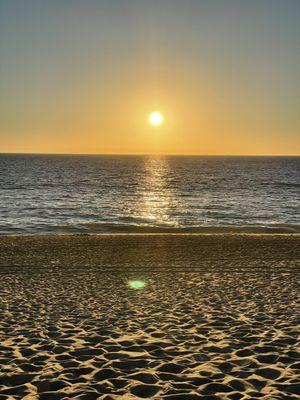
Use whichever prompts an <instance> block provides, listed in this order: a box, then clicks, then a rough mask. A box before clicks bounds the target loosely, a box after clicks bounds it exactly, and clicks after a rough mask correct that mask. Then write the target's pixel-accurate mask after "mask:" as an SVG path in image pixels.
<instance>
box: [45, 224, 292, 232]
mask: <svg viewBox="0 0 300 400" xmlns="http://www.w3.org/2000/svg"><path fill="white" fill-rule="evenodd" d="M51 231H52V232H61V233H62V232H64V233H78V234H80V233H91V234H92V233H300V225H296V224H295V225H287V224H272V225H241V226H237V225H220V226H212V225H209V226H166V225H149V224H147V225H143V224H119V223H104V222H103V223H102V222H99V223H96V222H93V223H83V224H79V225H60V226H55V227H51Z"/></svg>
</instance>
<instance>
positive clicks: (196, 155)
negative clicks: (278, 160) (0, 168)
mask: <svg viewBox="0 0 300 400" xmlns="http://www.w3.org/2000/svg"><path fill="white" fill-rule="evenodd" d="M0 155H53V156H59V155H60V156H108V157H109V156H174V157H179V156H182V157H300V154H200V153H197V154H195V153H53V152H0Z"/></svg>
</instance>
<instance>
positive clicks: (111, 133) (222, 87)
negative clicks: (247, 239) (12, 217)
mask: <svg viewBox="0 0 300 400" xmlns="http://www.w3.org/2000/svg"><path fill="white" fill-rule="evenodd" d="M299 21H300V1H299V0H43V1H41V0H26V1H22V0H0V152H48V153H167V154H300V112H299V110H300V73H299V70H300V23H299ZM153 110H159V111H161V112H162V113H163V114H164V117H165V123H164V124H163V125H161V126H160V127H156V128H155V127H152V126H150V125H149V124H148V122H147V118H148V115H149V113H150V112H151V111H153Z"/></svg>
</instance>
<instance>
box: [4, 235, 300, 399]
mask: <svg viewBox="0 0 300 400" xmlns="http://www.w3.org/2000/svg"><path fill="white" fill-rule="evenodd" d="M299 266H300V235H238V234H233V235H230V234H227V235H226V234H224V235H223V234H220V235H216V234H215V235H197V234H195V235H170V234H165V235H164V234H162V235H159V234H153V235H149V234H147V235H99V236H97V235H86V236H85V235H74V236H63V235H62V236H58V235H55V236H38V237H33V236H27V237H24V236H2V237H0V273H1V275H0V276H1V281H0V400H2V399H13V400H15V399H25V400H29V399H41V400H43V399H49V400H56V399H81V400H83V399H91V400H93V399H106V400H109V399H128V400H132V399H141V398H152V399H168V400H193V399H206V400H214V399H232V400H239V399H268V400H271V399H298V398H299V392H300V385H299V368H300V352H299V342H298V341H297V339H298V332H299V322H300V321H299V283H298V280H299ZM132 281H139V282H144V283H145V287H143V288H140V289H135V288H132V287H130V285H129V284H128V283H129V282H132ZM132 286H134V287H136V285H132ZM137 286H138V285H137Z"/></svg>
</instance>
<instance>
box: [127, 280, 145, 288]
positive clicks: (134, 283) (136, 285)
mask: <svg viewBox="0 0 300 400" xmlns="http://www.w3.org/2000/svg"><path fill="white" fill-rule="evenodd" d="M128 286H129V287H130V288H131V289H135V290H137V289H143V288H144V287H145V286H146V282H144V281H139V280H134V281H129V282H128Z"/></svg>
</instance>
